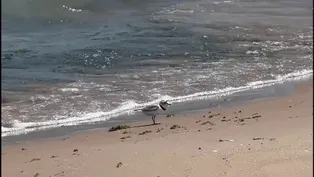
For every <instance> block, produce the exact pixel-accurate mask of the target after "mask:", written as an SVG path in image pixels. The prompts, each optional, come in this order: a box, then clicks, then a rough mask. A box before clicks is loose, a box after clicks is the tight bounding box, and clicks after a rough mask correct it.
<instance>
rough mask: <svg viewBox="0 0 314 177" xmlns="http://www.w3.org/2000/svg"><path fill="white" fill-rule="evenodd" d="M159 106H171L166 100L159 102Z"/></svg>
mask: <svg viewBox="0 0 314 177" xmlns="http://www.w3.org/2000/svg"><path fill="white" fill-rule="evenodd" d="M159 105H160V106H162V107H164V108H167V107H168V106H170V105H171V104H170V103H168V100H161V101H160V102H159Z"/></svg>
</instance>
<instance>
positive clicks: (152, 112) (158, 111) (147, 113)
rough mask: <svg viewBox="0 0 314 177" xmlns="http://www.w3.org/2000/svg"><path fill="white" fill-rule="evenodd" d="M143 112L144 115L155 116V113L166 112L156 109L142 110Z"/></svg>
mask: <svg viewBox="0 0 314 177" xmlns="http://www.w3.org/2000/svg"><path fill="white" fill-rule="evenodd" d="M143 114H144V115H146V116H156V115H162V114H166V111H163V110H161V109H158V110H157V111H148V112H145V111H143Z"/></svg>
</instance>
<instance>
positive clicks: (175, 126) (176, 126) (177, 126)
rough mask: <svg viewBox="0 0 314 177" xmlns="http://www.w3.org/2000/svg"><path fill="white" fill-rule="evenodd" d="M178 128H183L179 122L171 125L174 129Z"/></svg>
mask: <svg viewBox="0 0 314 177" xmlns="http://www.w3.org/2000/svg"><path fill="white" fill-rule="evenodd" d="M177 128H182V127H181V126H180V125H177V124H175V125H172V126H171V127H170V129H171V130H172V129H177Z"/></svg>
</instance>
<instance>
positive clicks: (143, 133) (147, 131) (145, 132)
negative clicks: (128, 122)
mask: <svg viewBox="0 0 314 177" xmlns="http://www.w3.org/2000/svg"><path fill="white" fill-rule="evenodd" d="M151 132H152V131H150V130H146V131H143V132H142V133H139V134H138V135H145V134H147V133H151Z"/></svg>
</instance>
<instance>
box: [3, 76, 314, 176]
mask: <svg viewBox="0 0 314 177" xmlns="http://www.w3.org/2000/svg"><path fill="white" fill-rule="evenodd" d="M312 97H313V83H312V82H305V83H300V84H297V85H296V90H295V92H294V93H293V94H291V95H288V96H282V97H273V98H267V99H262V100H256V101H254V102H250V103H244V104H239V105H234V106H230V107H226V108H225V107H222V108H216V109H206V110H202V111H198V112H194V113H191V114H186V115H175V116H174V117H171V118H169V119H159V120H158V122H160V123H161V124H159V125H155V126H152V125H151V121H150V120H147V121H144V122H140V123H135V124H133V126H132V127H131V128H129V129H126V130H120V131H114V132H108V131H107V130H106V129H100V130H93V131H86V132H81V133H77V134H72V135H71V136H70V137H69V138H67V139H63V138H54V139H43V140H41V141H27V142H23V143H20V144H15V145H10V146H6V147H4V148H2V160H3V162H4V163H3V164H2V169H3V175H4V176H14V177H18V176H90V177H94V176H95V177H98V176H103V175H104V174H107V175H109V176H112V177H115V176H117V177H118V176H130V177H137V176H143V177H144V176H178V177H179V176H198V177H202V176H204V177H205V176H208V174H211V176H228V177H229V176H230V177H233V176H278V177H281V176H287V175H288V176H312V175H313V173H312V167H313V163H312V160H313V151H312V150H313V141H312V137H313V132H312V131H313V124H312V123H313V100H312ZM161 162H162V163H161ZM47 166H49V167H50V168H45V167H47Z"/></svg>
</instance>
